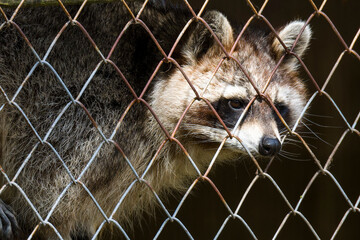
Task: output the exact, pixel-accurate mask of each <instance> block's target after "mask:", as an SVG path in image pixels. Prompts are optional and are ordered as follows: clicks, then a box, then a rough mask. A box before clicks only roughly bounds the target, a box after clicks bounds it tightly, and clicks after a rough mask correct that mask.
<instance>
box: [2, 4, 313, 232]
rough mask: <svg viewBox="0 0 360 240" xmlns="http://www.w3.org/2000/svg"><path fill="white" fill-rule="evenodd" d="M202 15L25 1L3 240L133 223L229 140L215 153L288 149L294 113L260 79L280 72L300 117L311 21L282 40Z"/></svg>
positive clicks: (8, 66)
mask: <svg viewBox="0 0 360 240" xmlns="http://www.w3.org/2000/svg"><path fill="white" fill-rule="evenodd" d="M128 8H129V9H131V10H132V13H133V14H134V15H136V14H137V13H138V12H139V11H141V14H140V17H139V19H138V20H136V21H135V20H132V15H131V14H130V13H129V11H128ZM77 10H78V8H77V7H75V6H70V7H67V11H68V13H69V15H71V16H75V14H76V12H77ZM5 13H6V14H7V15H8V16H10V14H11V13H12V12H11V11H10V10H5ZM192 17H193V15H192V14H191V12H190V11H189V9H187V8H181V7H169V6H164V5H163V4H155V3H153V2H149V3H148V4H147V5H146V6H145V7H144V8H143V3H139V2H137V1H132V2H130V3H128V5H126V4H124V2H114V3H103V4H89V5H85V7H84V9H83V10H82V11H81V13H80V14H79V15H78V16H77V18H76V20H73V19H70V20H69V18H68V15H67V14H65V13H64V11H63V10H62V9H61V8H60V7H43V8H31V7H28V8H22V9H20V11H19V13H18V14H17V15H16V16H15V18H14V20H13V21H14V22H15V23H16V25H15V24H11V23H9V24H4V23H3V24H2V25H1V26H0V49H1V50H0V86H1V91H2V94H1V98H0V101H1V111H0V122H1V127H0V134H1V142H0V149H1V151H0V154H1V157H0V162H1V167H2V171H3V174H2V177H1V179H0V181H1V189H0V194H1V198H2V200H3V201H1V203H0V205H1V208H0V209H1V210H0V218H1V223H2V228H1V229H0V230H1V233H0V235H1V239H13V238H27V237H29V236H30V235H31V234H34V235H31V236H35V238H36V239H58V238H60V237H61V238H63V239H77V238H79V237H82V238H84V239H87V238H93V237H94V236H98V235H97V234H98V232H97V230H98V229H99V226H100V225H101V224H103V223H105V222H106V220H105V218H104V215H105V216H107V217H108V218H109V219H115V220H116V221H117V222H118V223H120V225H122V224H127V223H131V222H132V221H134V219H136V218H137V217H139V216H141V215H142V214H143V213H144V212H145V211H151V209H153V208H154V206H156V205H157V202H158V201H157V199H156V197H155V196H154V193H156V194H157V195H158V196H160V198H161V199H163V197H165V196H166V195H167V194H169V193H170V192H172V191H184V188H185V186H186V184H187V183H188V182H189V181H190V182H191V181H193V180H194V179H195V178H197V177H198V176H199V174H201V173H202V172H203V171H204V170H205V169H206V168H207V167H208V165H209V164H210V162H211V160H212V159H213V158H214V155H215V154H217V150H218V149H219V146H220V145H221V144H223V145H222V147H221V148H220V149H221V150H220V151H219V153H218V155H216V160H215V163H221V162H231V161H238V160H239V159H240V158H244V157H248V155H249V153H250V154H252V155H253V156H255V157H269V156H274V155H276V154H277V153H279V151H280V150H281V142H280V139H281V136H282V135H283V134H285V131H284V129H285V128H284V124H283V123H282V121H281V120H280V118H279V116H278V115H277V114H276V113H275V110H274V109H273V108H272V107H271V104H270V103H269V102H267V101H265V100H264V99H263V96H260V95H259V94H258V92H257V91H256V89H255V88H254V87H256V88H257V89H260V91H262V90H263V89H264V88H265V86H266V84H267V81H268V79H269V78H270V76H272V77H271V81H270V82H269V84H268V86H267V88H266V91H265V93H264V94H265V95H266V96H267V97H268V99H270V100H271V102H272V103H273V104H274V105H275V107H276V108H277V109H278V112H279V113H280V114H281V116H282V118H283V119H284V120H285V121H286V123H287V124H288V125H289V126H290V127H292V126H293V125H294V124H295V122H296V121H297V119H298V118H299V116H300V114H301V111H302V110H303V108H304V105H305V103H306V99H307V93H306V87H305V84H304V82H303V80H302V79H301V78H300V77H299V73H298V67H299V63H298V62H299V61H298V59H297V58H296V57H294V56H293V54H295V55H297V56H298V57H299V58H301V57H302V56H303V55H304V53H305V50H306V49H307V48H308V45H309V41H310V39H311V34H312V32H311V29H310V27H309V26H306V27H305V22H302V21H292V22H290V23H288V24H287V25H285V26H283V27H281V28H279V29H278V37H279V38H280V39H281V41H279V39H278V37H277V36H276V35H275V34H274V33H273V32H272V31H268V30H265V31H264V30H261V29H255V28H248V29H247V30H246V31H245V32H244V34H243V35H242V37H241V38H240V39H239V40H238V41H236V37H237V35H238V33H239V30H241V29H242V27H241V26H238V28H233V27H232V25H231V24H230V22H229V21H228V19H227V18H226V17H225V16H224V15H223V14H222V13H220V12H218V11H207V12H206V11H205V12H204V13H203V14H202V19H203V20H204V21H205V22H206V23H207V25H205V24H204V22H202V21H200V20H198V21H195V20H193V21H192V22H191V24H190V25H189V26H188V27H186V28H185V29H186V30H185V31H183V29H184V27H185V26H186V25H187V24H188V23H189V21H190V19H191V18H192ZM130 23H132V24H130ZM208 27H209V28H210V29H211V31H210V30H209V28H208ZM19 29H21V30H19ZM123 29H125V30H124V31H122V30H123ZM120 32H121V37H120V38H118V36H119V33H120ZM149 32H151V34H152V35H153V37H152V36H151V35H150V34H149ZM59 33H61V34H59ZM180 34H182V36H181V38H178V37H179V35H180ZM24 36H26V38H27V39H28V41H25V40H24ZM87 36H91V39H92V40H90V39H89V38H88V37H87ZM215 36H216V37H215ZM155 39H156V40H155ZM29 42H30V43H29ZM175 42H176V44H175ZM294 43H296V44H295V45H294ZM30 44H31V46H32V47H33V49H34V51H33V50H32V49H31V48H30V47H29V46H30ZM174 44H175V45H174ZM173 46H175V47H173ZM159 48H160V49H161V50H159ZM290 49H291V51H292V52H291V53H292V54H289V53H290ZM98 50H99V51H98ZM170 51H171V53H170ZM230 52H231V56H230V55H228V54H229V53H230ZM105 53H106V54H108V56H107V57H105V55H103V54H105ZM280 59H282V63H281V64H280V65H279V67H278V69H277V70H276V71H275V72H274V69H275V68H276V65H277V64H278V62H279V60H280ZM220 62H222V64H219V63H220ZM248 77H249V78H250V79H251V81H252V82H251V81H250V80H249V79H248ZM250 101H252V102H251V103H250V105H249V102H250ZM248 105H249V106H248ZM245 109H246V111H245ZM239 120H241V121H239ZM149 186H151V187H149ZM94 200H96V202H97V203H98V205H97V204H95V203H94V202H95V201H94ZM99 207H100V208H101V211H102V212H101V211H99ZM35 210H36V211H35Z"/></svg>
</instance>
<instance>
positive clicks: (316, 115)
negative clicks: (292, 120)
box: [305, 112, 334, 118]
mask: <svg viewBox="0 0 360 240" xmlns="http://www.w3.org/2000/svg"><path fill="white" fill-rule="evenodd" d="M305 115H307V116H313V117H319V118H334V117H333V116H327V115H318V114H313V113H308V112H305Z"/></svg>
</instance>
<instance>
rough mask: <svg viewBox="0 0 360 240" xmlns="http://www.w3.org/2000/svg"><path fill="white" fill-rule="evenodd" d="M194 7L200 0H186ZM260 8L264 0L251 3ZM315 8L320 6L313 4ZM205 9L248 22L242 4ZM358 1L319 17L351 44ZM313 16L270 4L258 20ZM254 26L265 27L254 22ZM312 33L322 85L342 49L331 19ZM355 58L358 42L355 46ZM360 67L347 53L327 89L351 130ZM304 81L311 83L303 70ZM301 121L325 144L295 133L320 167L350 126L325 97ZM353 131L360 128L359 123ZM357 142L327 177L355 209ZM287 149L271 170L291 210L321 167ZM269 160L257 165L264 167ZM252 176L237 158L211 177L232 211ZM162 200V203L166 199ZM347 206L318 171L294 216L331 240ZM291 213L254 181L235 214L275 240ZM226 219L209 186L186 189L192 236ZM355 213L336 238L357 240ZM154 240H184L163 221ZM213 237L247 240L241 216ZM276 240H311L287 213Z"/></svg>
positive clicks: (301, 151)
mask: <svg viewBox="0 0 360 240" xmlns="http://www.w3.org/2000/svg"><path fill="white" fill-rule="evenodd" d="M189 2H190V4H191V5H192V6H193V7H194V8H195V9H196V8H198V7H200V6H201V4H202V2H203V1H189ZM252 2H253V4H254V6H255V7H256V8H257V9H260V7H261V5H262V3H263V1H252ZM314 2H315V4H316V5H317V6H318V7H320V5H321V3H322V1H314ZM207 9H217V10H220V11H221V12H223V13H224V14H225V15H226V16H228V18H229V19H230V20H231V21H232V22H233V23H234V25H236V24H241V23H246V21H247V20H248V18H249V17H250V16H252V14H253V13H252V11H251V9H250V7H249V6H248V5H247V3H246V1H245V0H242V1H239V0H221V1H210V3H209V4H208V5H207ZM359 10H360V2H359V1H356V0H334V1H327V3H326V5H325V7H324V9H323V12H324V13H325V14H326V15H327V16H328V17H329V18H330V19H331V21H332V22H333V24H334V25H335V27H336V28H337V30H338V31H339V33H340V34H341V36H342V37H343V39H344V40H345V42H346V44H347V45H348V46H350V44H351V42H352V40H353V39H354V37H355V35H356V33H357V31H358V30H359V27H360V17H359V15H358V14H359ZM313 12H314V9H313V8H312V6H311V4H310V1H305V0H303V1H300V0H298V1H295V0H292V1H283V0H270V1H269V2H268V4H267V6H266V8H265V10H264V12H263V15H264V16H265V17H266V18H267V19H268V20H269V21H270V23H271V24H272V25H273V26H274V27H275V28H277V27H280V26H282V25H284V24H286V23H287V22H289V21H291V20H294V19H303V20H306V19H308V17H309V16H310V15H311V14H312V13H313ZM252 24H259V25H263V23H262V22H261V21H259V20H256V21H253V23H252ZM310 24H311V27H312V29H313V32H314V35H313V40H312V43H311V47H310V49H309V51H308V54H307V55H306V57H305V59H304V62H305V64H306V66H307V67H308V69H309V70H310V72H311V74H312V76H313V77H314V78H315V80H316V81H317V83H318V84H319V86H320V88H321V87H322V86H323V84H324V82H325V80H326V79H327V77H328V75H329V73H330V72H331V69H332V68H333V66H334V64H335V62H336V61H337V59H338V57H339V56H340V54H341V53H342V52H343V51H344V46H343V45H342V44H341V41H340V40H339V39H338V37H337V36H336V34H335V33H334V31H333V30H332V28H331V27H330V25H329V24H328V22H327V21H326V20H325V18H324V17H322V16H316V17H315V18H313V19H312V21H311V22H310ZM354 50H355V51H356V52H357V53H360V51H359V50H360V40H358V41H357V42H356V44H355V46H354ZM359 68H360V62H359V60H358V59H357V58H356V57H354V56H353V55H350V54H345V55H344V57H343V59H342V61H341V62H340V64H339V66H338V67H337V69H336V70H335V73H334V74H333V76H332V77H331V80H330V82H329V84H328V85H327V87H326V88H325V91H326V92H327V93H328V94H330V96H331V97H332V99H333V100H334V101H335V103H336V104H337V106H338V107H339V109H340V110H341V112H342V113H343V115H344V117H345V118H346V120H347V121H348V122H349V124H350V125H352V124H353V123H354V121H355V118H356V117H357V115H358V114H359V110H360V98H359V91H360V71H359ZM303 76H304V79H309V77H307V75H306V74H305V73H303ZM307 83H308V86H309V89H310V94H311V95H312V94H313V93H314V92H315V91H316V90H315V88H314V86H313V84H312V83H311V81H310V80H308V81H307ZM309 113H310V114H314V115H307V116H306V118H307V119H309V120H310V121H312V122H314V123H316V124H314V123H312V122H309V121H306V124H307V125H308V126H309V127H310V128H311V129H312V131H313V132H315V133H316V135H317V136H319V137H320V138H321V139H322V140H319V139H318V138H317V137H316V136H314V134H312V133H310V134H309V132H310V131H309V130H308V129H306V128H302V129H301V130H298V131H299V133H300V135H301V136H302V137H303V138H304V139H305V140H306V142H307V143H308V145H309V146H310V148H311V150H312V151H313V152H314V154H315V155H316V157H317V159H318V160H319V161H320V162H321V164H322V166H324V165H325V163H326V162H327V160H328V158H329V156H330V154H331V152H332V151H333V149H334V147H335V145H336V144H337V143H338V141H339V139H340V137H341V135H342V134H343V133H344V131H345V130H346V129H347V125H346V123H345V122H344V120H343V119H342V118H341V116H340V115H339V113H338V112H337V110H336V108H335V107H334V105H333V104H332V103H331V101H330V100H329V99H328V98H327V97H326V96H317V97H316V98H315V100H314V101H313V103H312V105H311V109H310V111H309ZM356 129H359V124H358V125H357V127H356ZM293 139H295V138H294V137H293ZM359 149H360V138H359V135H357V134H356V133H352V134H351V132H349V133H348V134H347V135H346V137H345V138H344V140H343V142H342V143H341V144H340V146H339V148H338V150H337V151H336V153H335V155H334V158H333V162H332V164H331V168H330V172H331V173H332V174H333V176H334V177H335V178H336V180H337V181H338V183H339V184H340V186H341V188H342V189H343V191H344V192H345V193H346V195H347V197H348V198H349V200H350V201H351V202H352V203H353V204H355V203H356V201H357V200H358V198H359V195H360V174H359V173H360V157H359V156H360V150H359ZM285 150H286V151H289V152H292V153H296V154H298V155H297V156H294V157H293V158H294V159H286V158H283V157H280V158H277V159H275V161H274V162H273V163H272V164H271V166H270V168H269V171H268V173H269V174H270V175H271V177H272V178H273V179H274V180H275V182H276V183H277V185H278V186H279V187H280V188H281V190H282V192H283V193H284V194H285V196H286V198H287V199H288V201H289V202H290V204H291V205H292V206H293V207H295V206H296V204H297V203H298V201H299V199H300V196H301V195H302V194H303V192H304V189H305V188H306V186H307V184H308V183H309V182H310V180H311V178H312V177H313V176H314V174H315V173H316V172H317V171H318V170H319V167H318V166H317V165H316V164H315V161H314V160H313V158H312V157H311V155H310V154H309V153H308V151H307V150H306V149H305V147H304V146H303V144H301V143H298V144H297V146H291V147H285ZM266 165H267V162H265V161H262V162H261V166H262V167H263V168H265V167H266ZM255 176H256V167H255V165H254V164H253V163H252V162H251V161H250V160H245V159H244V160H243V161H240V162H239V163H238V164H236V165H232V166H228V165H227V166H220V167H217V168H216V169H213V170H212V172H211V174H210V178H211V180H212V181H213V182H214V183H215V184H216V186H217V187H218V189H219V191H220V192H221V194H222V195H223V197H224V198H225V201H226V202H227V204H228V205H229V206H230V208H231V209H232V211H235V209H236V208H237V206H238V204H239V202H240V200H241V198H242V196H243V194H244V193H245V191H246V189H247V188H248V186H249V184H250V183H251V181H252V180H253V179H254V177H255ZM181 198H182V196H181V195H178V196H174V197H172V198H171V199H170V201H168V202H167V203H166V207H167V209H168V210H169V212H170V213H171V214H172V213H173V212H174V210H175V209H176V207H177V205H178V204H179V202H180V200H181ZM164 202H166V201H164ZM348 209H349V204H348V203H347V202H346V200H345V198H344V196H343V195H342V194H341V191H340V190H339V188H338V187H337V186H336V184H335V183H334V181H333V180H332V179H331V178H330V177H329V176H326V175H322V174H320V175H319V176H318V177H317V178H316V180H315V181H314V183H313V184H312V186H311V187H310V189H309V191H308V193H307V194H306V196H305V197H304V199H303V202H302V203H301V205H300V208H299V211H300V212H301V213H302V214H303V215H304V216H305V217H306V218H307V219H308V221H309V222H310V224H311V225H312V227H313V228H314V229H315V231H316V232H317V234H318V235H319V237H320V238H321V239H330V238H331V236H332V235H333V234H334V232H335V229H336V228H337V226H338V225H339V223H340V221H341V219H342V217H343V216H344V214H345V212H346V211H347V210H348ZM289 212H290V208H289V207H288V206H287V204H286V202H285V201H284V199H283V198H282V197H281V195H280V193H279V192H278V191H277V190H276V188H275V186H274V185H273V184H272V183H271V181H269V179H259V180H258V181H257V182H256V183H255V185H254V186H253V187H252V188H251V190H250V193H249V195H248V196H247V198H246V199H245V202H244V203H243V205H242V207H241V208H240V211H239V215H240V216H241V217H242V218H243V219H244V220H245V221H246V222H247V224H248V225H249V227H250V228H251V229H252V230H253V232H254V234H255V235H256V236H257V237H258V239H272V238H273V236H274V234H275V233H276V231H277V230H278V228H279V226H280V224H281V222H282V221H283V219H284V218H285V216H286V214H288V213H289ZM228 216H229V212H228V210H227V209H226V208H225V207H224V204H223V203H222V202H221V200H220V198H219V197H218V195H217V194H216V192H215V191H214V189H213V188H212V187H211V186H210V184H209V183H207V182H202V183H199V184H197V186H196V188H195V190H193V191H192V192H191V196H189V197H188V198H187V199H186V201H185V203H184V204H183V206H182V208H181V210H180V211H179V213H178V215H177V217H178V218H179V219H180V220H181V222H182V223H183V224H184V225H185V227H186V228H187V229H188V230H189V232H190V233H191V235H192V236H193V237H194V238H195V239H213V238H214V237H215V235H216V234H217V232H218V230H219V228H220V227H221V225H222V223H223V222H224V220H225V219H226V218H227V217H228ZM165 219H166V215H165V214H164V211H162V210H159V211H158V212H157V213H156V214H155V217H154V216H152V217H148V218H146V219H145V220H144V221H143V222H142V224H141V226H138V227H137V226H135V229H134V233H133V234H130V237H131V238H132V239H152V238H153V237H154V236H155V235H156V233H157V231H158V229H159V228H160V226H161V224H162V223H163V221H165ZM359 226H360V213H359V211H357V212H356V213H354V212H350V214H349V216H348V217H347V219H346V221H345V222H344V224H343V226H342V227H341V229H340V231H339V232H338V234H337V236H336V238H335V239H360V228H359ZM159 239H188V238H187V235H186V233H185V232H184V230H183V229H182V228H181V227H180V225H179V224H178V223H175V222H174V223H168V224H166V226H165V228H164V229H163V231H162V232H161V234H160V236H159ZM218 239H252V238H251V235H250V234H249V233H248V231H247V229H246V228H245V227H244V225H243V224H242V223H241V221H239V220H238V219H231V220H230V221H229V222H228V224H227V225H226V227H225V228H224V229H223V231H222V232H221V234H220V236H219V238H218ZM277 239H294V240H295V239H316V238H315V237H314V235H313V234H312V232H311V231H310V229H309V227H308V226H307V225H306V223H305V222H304V221H303V219H302V218H301V217H300V216H298V215H297V216H294V215H290V217H289V219H288V220H287V222H286V224H285V226H284V227H283V229H282V230H281V232H280V234H279V236H278V238H277Z"/></svg>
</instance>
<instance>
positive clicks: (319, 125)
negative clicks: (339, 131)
mask: <svg viewBox="0 0 360 240" xmlns="http://www.w3.org/2000/svg"><path fill="white" fill-rule="evenodd" d="M303 119H305V120H306V121H308V122H310V123H312V124H314V125H315V126H318V127H323V128H342V127H341V126H328V125H322V124H319V123H316V122H314V121H312V120H310V119H308V118H306V117H303ZM301 122H302V121H301ZM302 123H303V122H302ZM308 125H309V124H308Z"/></svg>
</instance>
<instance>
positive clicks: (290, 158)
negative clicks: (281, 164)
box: [277, 153, 311, 162]
mask: <svg viewBox="0 0 360 240" xmlns="http://www.w3.org/2000/svg"><path fill="white" fill-rule="evenodd" d="M277 155H278V157H279V156H281V157H283V158H286V159H289V160H293V161H298V162H308V161H311V159H309V158H306V159H301V158H293V157H289V156H285V155H283V154H282V153H278V154H277Z"/></svg>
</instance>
